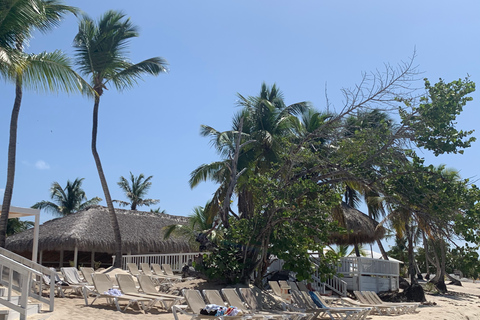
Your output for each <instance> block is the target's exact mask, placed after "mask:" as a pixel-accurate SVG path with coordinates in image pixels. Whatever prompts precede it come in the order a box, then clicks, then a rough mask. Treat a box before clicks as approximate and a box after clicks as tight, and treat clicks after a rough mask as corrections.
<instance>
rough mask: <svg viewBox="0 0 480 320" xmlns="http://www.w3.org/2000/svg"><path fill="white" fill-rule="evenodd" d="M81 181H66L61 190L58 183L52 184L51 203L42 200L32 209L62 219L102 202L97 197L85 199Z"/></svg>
mask: <svg viewBox="0 0 480 320" xmlns="http://www.w3.org/2000/svg"><path fill="white" fill-rule="evenodd" d="M83 180H84V178H81V179H80V178H77V179H75V180H74V181H73V182H71V181H70V180H68V181H67V185H66V186H65V188H62V186H61V185H60V184H59V183H58V182H56V181H55V182H53V183H52V187H51V188H50V198H51V199H52V201H46V200H43V201H40V202H37V203H35V204H34V205H33V206H32V208H34V209H43V210H46V211H49V212H51V213H52V214H54V215H57V216H61V217H64V216H66V215H69V214H72V213H75V212H78V211H81V210H84V209H85V208H87V207H89V206H92V205H96V204H98V203H99V202H100V201H102V199H100V198H98V197H94V198H92V199H90V200H88V199H87V196H86V195H85V191H83V189H82V182H83Z"/></svg>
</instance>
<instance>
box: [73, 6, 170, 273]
mask: <svg viewBox="0 0 480 320" xmlns="http://www.w3.org/2000/svg"><path fill="white" fill-rule="evenodd" d="M135 37H138V32H137V28H136V26H134V25H133V24H132V23H131V21H130V19H128V18H126V17H125V14H123V13H121V12H117V11H107V12H106V13H105V14H104V15H102V16H101V17H100V19H99V20H98V21H97V22H95V21H93V20H92V19H90V18H89V17H87V16H85V17H83V19H82V20H81V21H80V24H79V28H78V33H77V35H76V36H75V39H74V47H75V51H76V54H75V57H76V63H77V65H78V68H79V70H80V72H81V73H82V74H84V75H85V76H89V77H90V83H91V86H92V87H93V89H94V90H95V93H96V95H95V97H94V99H95V100H94V105H93V128H92V154H93V158H94V159H95V164H96V166H97V171H98V175H99V178H100V182H101V184H102V189H103V193H104V194H105V201H106V202H107V207H108V212H109V214H110V221H111V224H112V227H113V232H114V236H115V243H116V248H115V262H114V266H115V267H120V266H121V258H122V238H121V235H120V227H119V225H118V220H117V216H116V215H115V209H114V207H113V202H112V198H111V196H110V191H109V189H108V184H107V180H106V179H105V174H104V172H103V167H102V163H101V161H100V156H99V155H98V151H97V128H98V108H99V105H100V97H101V96H102V95H103V92H104V90H105V89H107V88H108V86H109V85H113V86H114V87H115V88H117V90H119V91H122V90H124V89H127V88H131V87H133V86H134V85H135V84H136V83H137V81H138V80H140V79H141V77H142V75H144V74H151V75H158V74H160V73H162V72H166V71H167V70H166V61H165V60H164V59H162V58H160V57H154V58H150V59H147V60H144V61H142V62H139V63H136V64H134V63H132V62H130V61H129V59H128V58H127V56H126V54H127V48H128V42H129V40H130V39H132V38H135Z"/></svg>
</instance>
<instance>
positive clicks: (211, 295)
mask: <svg viewBox="0 0 480 320" xmlns="http://www.w3.org/2000/svg"><path fill="white" fill-rule="evenodd" d="M203 295H204V297H205V299H206V300H207V301H208V303H210V304H216V305H218V306H225V301H223V298H222V296H221V295H220V291H218V290H203Z"/></svg>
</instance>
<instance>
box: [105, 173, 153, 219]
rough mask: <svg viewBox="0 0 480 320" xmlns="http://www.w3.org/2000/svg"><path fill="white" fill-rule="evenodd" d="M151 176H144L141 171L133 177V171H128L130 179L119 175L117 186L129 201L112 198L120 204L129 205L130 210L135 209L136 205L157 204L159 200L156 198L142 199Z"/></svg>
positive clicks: (150, 184)
mask: <svg viewBox="0 0 480 320" xmlns="http://www.w3.org/2000/svg"><path fill="white" fill-rule="evenodd" d="M152 178H153V176H149V177H147V178H145V176H144V175H143V173H141V174H140V175H139V176H138V177H135V176H134V175H133V173H131V172H130V181H128V180H127V179H126V178H125V177H123V176H121V177H120V181H119V182H117V184H118V186H119V187H120V188H121V189H122V190H123V192H125V196H127V198H128V199H129V200H130V202H126V201H120V200H113V201H114V202H117V203H119V204H120V206H128V205H130V210H137V206H147V207H148V206H151V205H152V204H157V203H159V202H160V200H157V199H144V197H145V196H146V195H147V192H148V190H149V189H150V187H151V186H152V183H151V182H150V180H151V179H152Z"/></svg>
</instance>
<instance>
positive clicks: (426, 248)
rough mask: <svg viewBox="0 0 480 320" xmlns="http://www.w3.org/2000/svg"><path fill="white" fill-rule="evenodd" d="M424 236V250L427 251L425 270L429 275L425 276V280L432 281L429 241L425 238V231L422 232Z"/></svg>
mask: <svg viewBox="0 0 480 320" xmlns="http://www.w3.org/2000/svg"><path fill="white" fill-rule="evenodd" d="M422 234H423V249H424V250H425V269H427V270H425V271H426V272H427V275H426V276H425V279H427V280H429V279H430V264H429V261H428V259H429V257H428V240H427V237H426V236H425V231H423V232H422Z"/></svg>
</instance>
